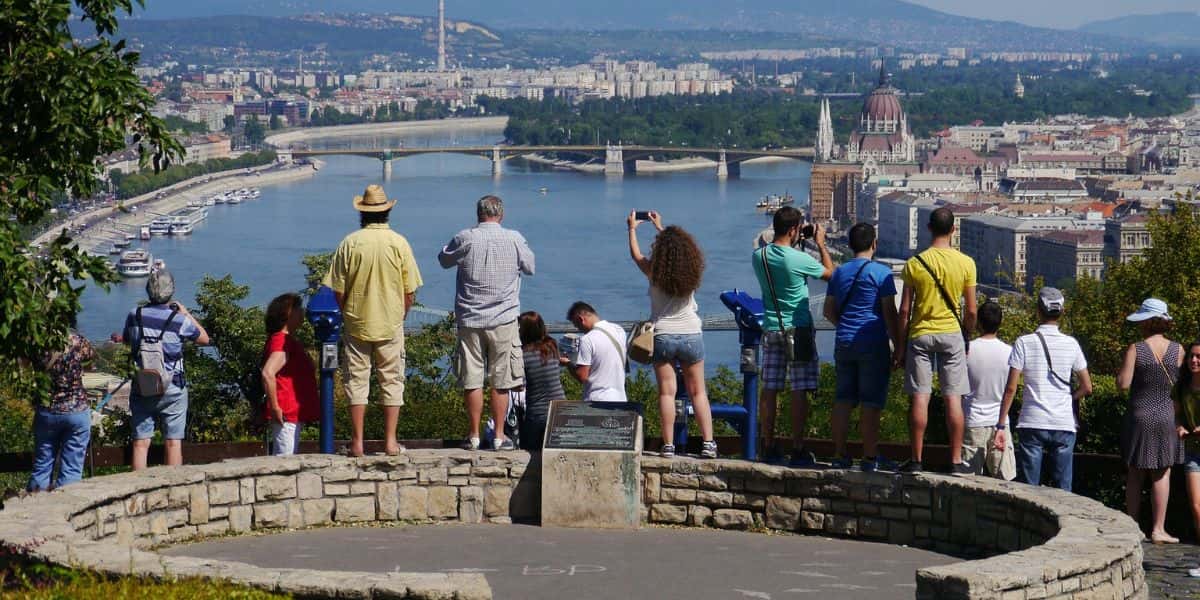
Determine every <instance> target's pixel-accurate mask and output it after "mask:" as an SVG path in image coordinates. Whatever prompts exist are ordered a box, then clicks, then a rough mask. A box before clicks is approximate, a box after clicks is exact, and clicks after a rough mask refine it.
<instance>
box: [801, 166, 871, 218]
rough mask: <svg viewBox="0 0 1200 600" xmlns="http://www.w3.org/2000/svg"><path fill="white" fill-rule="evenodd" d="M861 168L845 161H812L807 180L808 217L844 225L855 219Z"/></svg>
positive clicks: (861, 174)
mask: <svg viewBox="0 0 1200 600" xmlns="http://www.w3.org/2000/svg"><path fill="white" fill-rule="evenodd" d="M862 176H863V173H862V167H861V166H860V165H856V164H847V163H832V162H826V163H821V162H818V163H814V164H813V168H812V174H811V178H810V179H809V188H808V193H809V218H810V219H812V220H814V221H820V222H822V223H833V224H836V225H838V226H839V227H843V226H846V225H847V224H848V223H850V222H852V221H853V220H854V219H855V213H856V210H855V205H856V203H857V201H858V190H859V187H860V185H861V183H862Z"/></svg>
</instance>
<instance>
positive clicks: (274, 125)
mask: <svg viewBox="0 0 1200 600" xmlns="http://www.w3.org/2000/svg"><path fill="white" fill-rule="evenodd" d="M270 127H271V131H275V130H276V129H282V128H283V120H281V119H280V118H279V115H271V124H270Z"/></svg>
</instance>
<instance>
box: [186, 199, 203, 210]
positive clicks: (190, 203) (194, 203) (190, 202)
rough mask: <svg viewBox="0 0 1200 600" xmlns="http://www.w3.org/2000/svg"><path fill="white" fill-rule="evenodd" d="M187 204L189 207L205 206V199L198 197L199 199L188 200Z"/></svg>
mask: <svg viewBox="0 0 1200 600" xmlns="http://www.w3.org/2000/svg"><path fill="white" fill-rule="evenodd" d="M187 206H188V208H203V207H204V201H203V200H199V199H197V200H188V203H187Z"/></svg>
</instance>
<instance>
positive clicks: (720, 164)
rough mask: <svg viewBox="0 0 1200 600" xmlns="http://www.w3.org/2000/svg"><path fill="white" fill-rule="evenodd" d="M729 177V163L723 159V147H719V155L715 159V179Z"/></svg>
mask: <svg viewBox="0 0 1200 600" xmlns="http://www.w3.org/2000/svg"><path fill="white" fill-rule="evenodd" d="M728 178H729V163H728V162H726V160H725V149H724V148H721V156H720V158H718V159H717V179H728Z"/></svg>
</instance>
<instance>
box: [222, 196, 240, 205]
mask: <svg viewBox="0 0 1200 600" xmlns="http://www.w3.org/2000/svg"><path fill="white" fill-rule="evenodd" d="M241 203H242V197H241V196H238V195H236V194H233V195H229V196H226V197H225V204H241Z"/></svg>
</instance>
